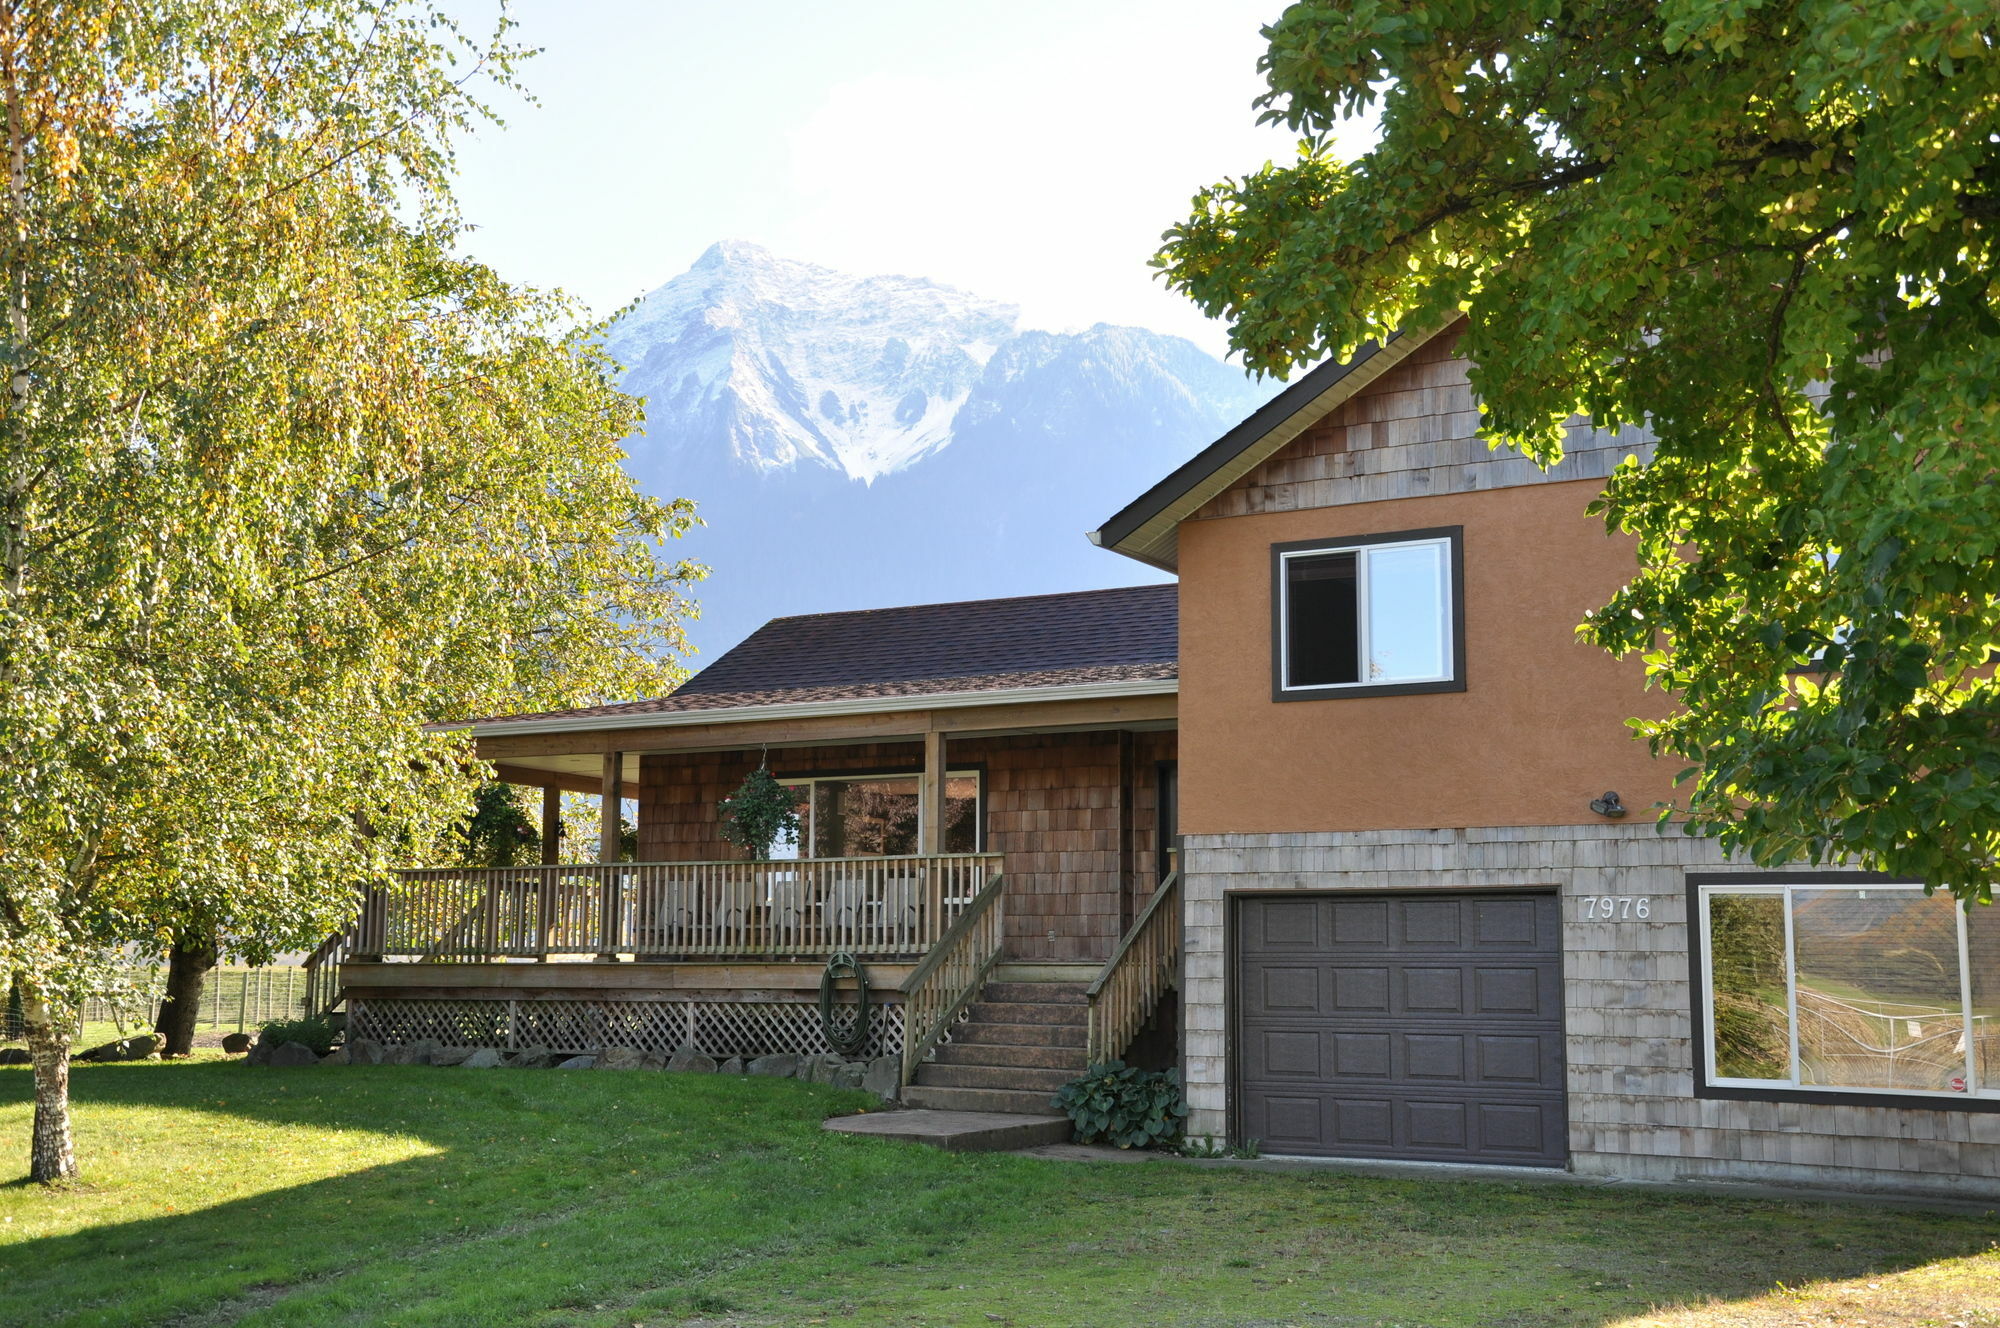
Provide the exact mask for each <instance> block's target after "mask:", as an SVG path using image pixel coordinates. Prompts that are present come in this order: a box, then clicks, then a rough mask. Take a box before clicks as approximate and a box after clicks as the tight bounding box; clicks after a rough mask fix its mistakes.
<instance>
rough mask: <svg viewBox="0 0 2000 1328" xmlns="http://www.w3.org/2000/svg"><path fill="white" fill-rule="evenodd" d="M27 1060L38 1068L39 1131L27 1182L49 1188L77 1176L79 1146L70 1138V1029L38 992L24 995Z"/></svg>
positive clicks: (34, 1139)
mask: <svg viewBox="0 0 2000 1328" xmlns="http://www.w3.org/2000/svg"><path fill="white" fill-rule="evenodd" d="M21 1013H22V1014H23V1015H25V1016H26V1017H27V1023H28V1055H29V1056H31V1057H32V1058H33V1059H34V1063H35V1125H34V1133H33V1142H32V1143H31V1144H30V1145H29V1153H28V1179H29V1180H32V1181H37V1182H40V1183H41V1184H44V1185H47V1184H51V1183H53V1182H55V1181H64V1180H70V1179H73V1178H74V1177H75V1175H76V1146H75V1145H74V1144H73V1143H72V1142H71V1141H70V1133H69V1037H70V1035H69V1027H68V1021H67V1020H65V1019H63V1018H62V1017H61V1016H60V1015H59V1014H58V1012H57V1011H56V1010H55V1008H54V1007H52V1006H51V1005H50V1004H49V1003H48V1002H47V1001H46V1000H44V999H42V995H41V993H40V992H38V991H35V990H34V989H33V988H32V987H31V988H29V989H28V990H27V991H26V992H24V993H23V994H22V1000H21Z"/></svg>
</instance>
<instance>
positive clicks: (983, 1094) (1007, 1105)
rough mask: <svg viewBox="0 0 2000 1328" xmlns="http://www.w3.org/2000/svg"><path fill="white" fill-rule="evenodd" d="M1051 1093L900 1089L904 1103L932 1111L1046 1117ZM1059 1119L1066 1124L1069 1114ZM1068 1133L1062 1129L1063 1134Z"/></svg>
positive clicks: (925, 1086)
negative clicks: (1007, 1113)
mask: <svg viewBox="0 0 2000 1328" xmlns="http://www.w3.org/2000/svg"><path fill="white" fill-rule="evenodd" d="M1050 1096H1051V1095H1050V1094H1048V1093H1039V1092H1034V1091H1024V1090H1020V1089H1007V1088H943V1087H937V1086H933V1085H930V1084H911V1085H910V1086H909V1087H908V1088H905V1089H904V1090H903V1103H904V1105H905V1106H911V1107H924V1108H928V1109H930V1110H933V1111H989V1112H991V1111H997V1112H1011V1113H1014V1114H1017V1115H1028V1116H1042V1117H1046V1116H1047V1115H1048V1114H1049V1113H1050V1112H1051V1111H1053V1110H1054V1108H1053V1107H1051V1106H1050V1105H1049V1098H1050ZM884 1114H888V1113H884ZM1061 1119H1062V1122H1063V1124H1064V1126H1065V1127H1067V1126H1068V1124H1069V1119H1068V1117H1062V1118H1061ZM1067 1137H1068V1135H1067V1133H1065V1135H1064V1138H1067Z"/></svg>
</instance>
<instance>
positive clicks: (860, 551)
mask: <svg viewBox="0 0 2000 1328" xmlns="http://www.w3.org/2000/svg"><path fill="white" fill-rule="evenodd" d="M606 346H607V348H608V349H609V351H610V352H611V354H612V355H613V356H614V357H616V358H617V359H618V360H619V362H620V363H622V364H624V365H625V366H626V374H625V379H624V386H625V389H626V390H627V391H629V392H633V393H635V394H638V395H641V396H644V397H645V398H646V399H647V400H646V429H645V432H644V434H643V435H642V436H640V437H636V438H634V439H632V440H631V441H630V442H629V443H628V444H627V446H628V449H629V451H630V453H631V457H630V460H629V461H628V463H627V464H628V466H629V467H630V468H631V470H632V471H633V473H634V475H635V476H636V477H637V478H638V479H639V481H640V483H641V484H642V485H643V486H644V487H645V488H647V489H648V490H650V491H652V492H654V493H658V494H661V495H662V496H676V497H688V498H693V499H694V500H695V501H696V502H697V503H698V504H699V507H700V510H701V514H702V517H703V519H704V520H705V521H706V522H707V525H706V527H704V528H703V529H700V530H698V531H697V532H695V533H694V534H693V535H691V536H690V537H689V538H688V540H687V541H686V543H687V545H688V547H687V549H686V553H687V554H688V555H689V556H691V557H695V558H698V559H700V560H702V561H704V562H707V563H709V564H710V565H711V566H712V567H713V568H714V575H713V576H712V577H711V578H710V579H709V581H708V582H707V583H706V584H705V585H704V586H702V587H701V588H700V592H699V595H700V600H701V604H702V621H701V622H700V623H699V624H696V625H695V626H694V628H693V629H692V632H691V634H692V636H693V637H694V639H695V640H696V642H697V643H698V644H699V645H700V647H701V648H702V651H703V659H712V658H714V657H715V655H717V654H718V653H720V652H721V651H722V650H725V649H727V648H728V647H729V646H730V645H732V644H734V643H735V642H736V641H738V640H740V639H741V638H742V637H743V636H745V635H747V634H748V633H749V632H750V631H752V630H753V629H755V628H756V627H757V626H758V625H759V624H760V623H762V622H763V621H764V620H765V619H767V618H772V617H777V616H780V615H784V614H793V613H813V612H824V611H831V610H837V609H852V608H871V607H878V606H882V605H890V604H908V603H918V602H923V601H926V600H942V599H974V598H980V597H984V596H989V595H1005V594H1033V593H1038V592H1042V591H1047V590H1070V589H1087V588H1089V587H1092V586H1103V585H1122V584H1130V583H1132V582H1134V581H1140V580H1150V579H1156V578H1155V577H1154V575H1153V574H1152V573H1149V572H1148V571H1147V570H1146V569H1145V568H1142V567H1140V566H1138V565H1137V564H1133V563H1130V562H1128V561H1126V560H1124V559H1121V558H1117V557H1115V556H1114V555H1111V554H1107V553H1104V552H1102V551H1099V550H1096V549H1094V548H1092V547H1091V546H1090V545H1089V544H1088V543H1087V542H1086V541H1085V540H1084V538H1083V535H1084V532H1085V531H1088V530H1090V529H1092V528H1094V527H1095V526H1096V525H1097V524H1098V522H1100V521H1101V520H1102V519H1103V518H1104V517H1106V516H1108V515H1110V514H1111V512H1113V511H1114V510H1116V509H1117V508H1118V507H1120V506H1122V505H1123V504H1124V503H1125V502H1126V501H1128V500H1129V499H1131V498H1132V497H1133V496H1134V495H1136V494H1137V493H1139V492H1140V491H1141V490H1142V489H1144V488H1145V487H1146V486H1147V485H1149V484H1151V483H1152V482H1153V481H1155V480H1157V479H1158V478H1159V477H1160V476H1161V475H1162V474H1164V473H1166V471H1167V470H1169V469H1171V468H1172V467H1173V466H1175V465H1177V464H1179V463H1180V462H1181V461H1183V460H1185V459H1186V458H1187V457H1188V456H1189V455H1190V454H1192V453H1193V452H1194V451H1195V450H1196V449H1197V448H1199V447H1201V446H1202V445H1204V444H1206V443H1208V442H1210V441H1212V440H1213V439H1214V438H1215V437H1216V436H1218V435H1219V434H1220V433H1221V432H1222V431H1223V430H1225V429H1227V428H1228V427H1229V426H1230V425H1232V424H1234V423H1235V422H1236V421H1237V420H1239V419H1240V418H1242V416H1244V415H1245V414H1247V413H1248V412H1249V411H1251V410H1253V409H1255V408H1256V406H1257V405H1258V404H1260V403H1261V402H1262V401H1263V400H1264V399H1265V398H1266V397H1267V396H1268V395H1269V394H1270V391H1271V390H1272V388H1271V387H1269V386H1260V385H1258V384H1255V383H1253V382H1251V381H1250V379H1248V378H1247V377H1246V376H1245V375H1244V374H1243V373H1242V372H1241V371H1240V370H1238V369H1235V368H1232V367H1230V366H1228V365H1225V364H1223V363H1222V362H1221V361H1219V360H1217V359H1215V358H1214V357H1212V356H1210V355H1208V354H1206V353H1205V352H1203V351H1202V350H1201V349H1200V348H1198V347H1196V346H1195V345H1193V344H1192V343H1190V342H1187V341H1184V340H1181V339H1179V338H1176V337H1167V336H1162V335H1160V334H1158V333H1154V332H1148V331H1145V330H1144V329H1141V328H1131V327H1113V326H1110V325H1108V324H1102V323H1100V324H1098V325H1097V326H1095V327H1092V328H1090V329H1088V330H1086V331H1082V332H1043V331H1034V330H1024V329H1022V328H1020V327H1019V325H1018V312H1017V310H1016V309H1015V308H1013V307H1012V306H1010V305H1006V304H1001V303H998V302H995V301H992V300H986V299H982V298H980V297H978V296H975V295H969V294H967V293H965V292H963V291H958V290H953V289H951V288H950V287H947V286H941V285H938V284H936V283H934V282H930V281H925V280H922V279H920V278H914V277H901V276H877V277H855V276H849V275H847V274H844V273H840V272H836V271H833V270H831V269H828V268H824V267H818V266H815V265H813V264H811V263H802V262H797V261H795V260H792V259H787V258H781V257H778V256H777V255H774V254H772V253H770V252H769V251H768V250H765V249H762V248H760V247H758V246H756V245H753V244H746V243H742V242H739V241H727V242H724V243H720V244H717V245H714V246H712V247H711V248H710V249H709V250H708V251H707V252H706V253H704V254H703V255H702V256H701V258H700V259H699V260H697V261H696V263H695V264H694V266H693V267H691V268H690V269H688V271H686V272H684V273H682V274H681V275H680V276H678V277H675V278H674V279H673V280H672V281H669V282H668V283H667V284H666V285H664V286H662V287H660V288H659V289H658V290H656V291H654V292H653V293H652V294H650V295H648V296H647V297H646V298H645V299H644V300H642V301H641V302H640V303H639V304H638V305H637V306H636V307H635V308H634V309H633V310H632V311H631V312H630V313H628V314H627V315H625V317H624V318H622V319H620V320H619V322H618V323H617V324H616V325H615V326H614V327H613V328H612V329H611V331H610V334H609V335H608V336H607V338H606ZM703 659H696V660H695V661H693V662H694V663H695V664H696V665H697V666H698V665H699V664H700V663H702V662H703Z"/></svg>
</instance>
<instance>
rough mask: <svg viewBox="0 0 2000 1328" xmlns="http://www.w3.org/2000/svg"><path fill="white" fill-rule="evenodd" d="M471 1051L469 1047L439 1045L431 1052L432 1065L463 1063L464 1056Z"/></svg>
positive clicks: (468, 1054)
mask: <svg viewBox="0 0 2000 1328" xmlns="http://www.w3.org/2000/svg"><path fill="white" fill-rule="evenodd" d="M472 1052H473V1049H472V1048H471V1047H439V1048H438V1049H437V1050H436V1051H434V1052H432V1053H431V1064H432V1065H445V1066H451V1065H463V1064H465V1058H466V1057H467V1056H470V1055H471V1054H472Z"/></svg>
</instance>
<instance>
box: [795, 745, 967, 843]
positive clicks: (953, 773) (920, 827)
mask: <svg viewBox="0 0 2000 1328" xmlns="http://www.w3.org/2000/svg"><path fill="white" fill-rule="evenodd" d="M944 777H945V778H946V779H970V780H971V781H972V782H973V785H974V792H973V795H972V798H973V808H974V811H973V826H972V829H973V843H974V845H975V847H974V848H973V850H972V851H973V852H974V853H983V852H984V851H985V844H986V818H985V816H984V815H983V812H984V810H985V807H986V774H985V772H984V771H982V770H980V769H978V768H977V767H975V768H973V769H970V770H946V771H945V772H944ZM777 779H778V783H779V784H781V785H783V786H784V787H785V788H803V789H805V790H806V791H807V792H806V813H805V815H804V816H802V817H800V818H799V820H800V828H799V837H800V839H801V840H802V841H803V842H802V843H800V844H799V845H798V846H797V847H798V848H799V849H800V850H809V849H811V847H812V843H813V830H814V826H813V819H814V817H815V816H817V815H818V803H819V800H818V799H817V798H815V797H813V796H812V790H813V789H814V788H816V787H817V786H818V785H820V784H838V783H856V782H859V781H863V780H869V779H914V780H916V781H917V788H918V794H917V842H918V843H919V844H921V843H923V841H924V831H925V829H926V826H925V824H924V799H923V793H922V789H923V780H924V776H923V772H922V771H909V770H852V771H849V770H837V771H830V772H828V773H826V774H823V775H801V776H799V777H797V778H786V777H785V776H783V775H780V776H778V777H777ZM776 847H782V846H776ZM794 856H795V857H798V858H808V856H809V855H808V853H806V852H803V851H802V852H799V853H796V854H795V855H794ZM877 856H880V855H877V854H872V853H871V854H865V855H863V856H862V857H857V858H839V859H833V858H829V859H824V860H825V861H829V862H832V861H839V862H860V861H864V860H866V859H867V858H872V857H877ZM914 856H919V857H921V856H923V855H922V854H917V855H914ZM809 860H813V861H819V859H809Z"/></svg>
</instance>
